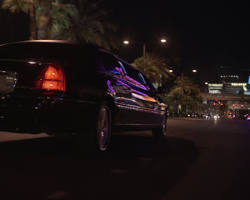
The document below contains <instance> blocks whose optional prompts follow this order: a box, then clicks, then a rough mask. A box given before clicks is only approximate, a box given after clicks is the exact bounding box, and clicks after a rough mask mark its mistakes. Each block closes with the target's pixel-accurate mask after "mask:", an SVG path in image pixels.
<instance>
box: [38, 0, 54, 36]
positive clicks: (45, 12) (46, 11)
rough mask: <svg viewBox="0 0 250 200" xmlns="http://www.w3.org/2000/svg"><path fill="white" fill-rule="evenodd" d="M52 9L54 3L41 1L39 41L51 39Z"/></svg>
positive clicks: (47, 0) (48, 0) (49, 0)
mask: <svg viewBox="0 0 250 200" xmlns="http://www.w3.org/2000/svg"><path fill="white" fill-rule="evenodd" d="M51 9H52V1H51V0H44V1H41V3H40V7H39V10H40V11H39V21H38V39H51V27H52V20H51V14H50V11H51Z"/></svg>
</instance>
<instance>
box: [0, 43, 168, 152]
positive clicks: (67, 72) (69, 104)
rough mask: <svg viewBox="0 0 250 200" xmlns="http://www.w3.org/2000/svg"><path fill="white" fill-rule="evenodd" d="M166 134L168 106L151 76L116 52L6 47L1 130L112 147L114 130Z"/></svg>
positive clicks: (0, 58) (0, 81) (0, 49)
mask: <svg viewBox="0 0 250 200" xmlns="http://www.w3.org/2000/svg"><path fill="white" fill-rule="evenodd" d="M138 129H139V130H141V129H150V130H152V134H153V138H156V139H157V138H158V139H160V138H163V137H164V135H165V132H166V105H165V104H164V103H163V102H161V100H160V98H158V97H157V95H156V91H155V89H154V88H153V86H152V84H151V83H150V81H149V80H148V78H147V77H146V76H145V75H144V74H143V73H142V72H141V71H139V70H137V69H135V68H134V67H133V66H131V65H130V64H128V63H127V62H125V61H123V60H121V59H119V58H118V57H117V56H115V55H113V54H112V53H110V52H108V51H106V50H103V49H101V48H99V47H95V46H91V45H85V46H82V45H77V44H73V43H70V42H66V41H23V42H16V43H9V44H4V45H1V46H0V130H7V131H12V132H25V133H27V132H28V133H41V132H46V133H47V134H51V135H60V134H75V135H77V136H78V137H77V138H78V139H77V140H78V141H80V142H81V144H82V145H86V146H88V148H93V149H96V150H97V151H106V150H107V149H108V147H109V145H110V138H111V133H112V131H113V130H115V131H118V130H138Z"/></svg>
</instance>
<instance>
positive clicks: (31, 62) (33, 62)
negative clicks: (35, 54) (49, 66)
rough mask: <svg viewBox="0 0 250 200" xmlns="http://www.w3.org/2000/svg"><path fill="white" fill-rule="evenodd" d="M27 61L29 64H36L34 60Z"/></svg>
mask: <svg viewBox="0 0 250 200" xmlns="http://www.w3.org/2000/svg"><path fill="white" fill-rule="evenodd" d="M28 63H29V64H31V65H35V64H36V62H35V61H29V62H28Z"/></svg>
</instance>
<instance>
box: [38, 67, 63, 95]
mask: <svg viewBox="0 0 250 200" xmlns="http://www.w3.org/2000/svg"><path fill="white" fill-rule="evenodd" d="M37 87H38V88H39V89H42V90H54V91H64V92H65V91H66V87H65V74H64V71H63V69H62V67H61V66H58V65H48V66H47V67H46V68H45V69H44V70H43V71H42V73H41V76H40V79H39V81H38V84H37Z"/></svg>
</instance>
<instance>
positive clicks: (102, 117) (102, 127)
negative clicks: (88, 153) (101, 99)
mask: <svg viewBox="0 0 250 200" xmlns="http://www.w3.org/2000/svg"><path fill="white" fill-rule="evenodd" d="M109 129H110V127H109V114H108V110H107V109H106V108H105V107H103V108H101V110H100V112H99V119H98V127H97V145H98V148H99V150H100V151H105V150H107V147H108V145H109V137H110V130H109Z"/></svg>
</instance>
